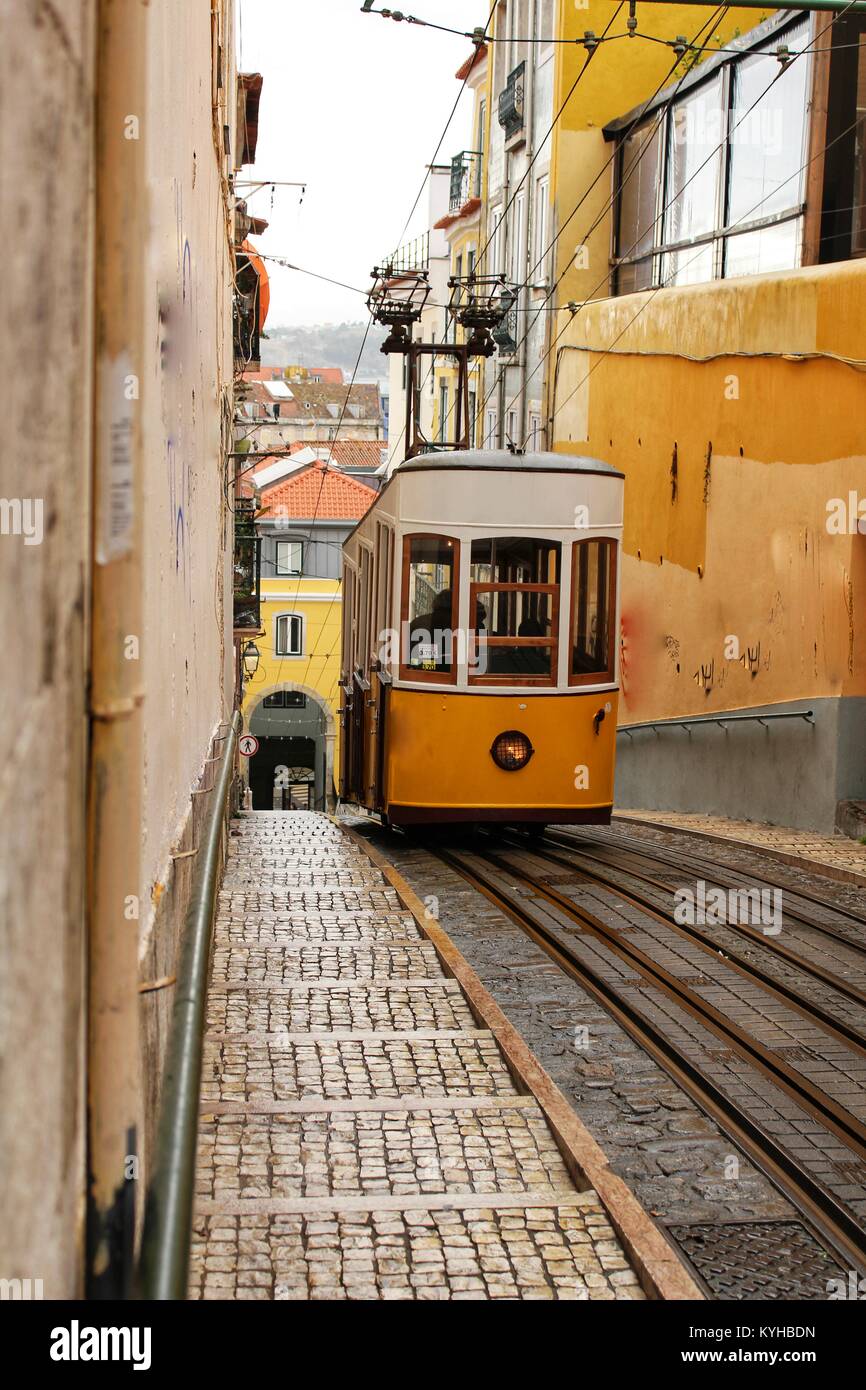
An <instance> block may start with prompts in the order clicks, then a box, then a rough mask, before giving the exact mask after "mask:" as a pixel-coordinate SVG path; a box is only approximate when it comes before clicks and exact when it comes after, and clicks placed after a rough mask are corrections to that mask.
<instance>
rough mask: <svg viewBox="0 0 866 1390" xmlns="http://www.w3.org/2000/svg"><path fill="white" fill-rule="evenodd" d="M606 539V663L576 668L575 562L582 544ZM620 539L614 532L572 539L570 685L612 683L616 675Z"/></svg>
mask: <svg viewBox="0 0 866 1390" xmlns="http://www.w3.org/2000/svg"><path fill="white" fill-rule="evenodd" d="M602 541H605V542H607V544H608V546H609V547H610V558H609V560H608V577H607V584H608V635H607V666H606V668H605V669H604V671H578V672H575V671H574V669H573V667H574V617H575V604H576V603H577V599H578V582H577V565H578V560H579V557H580V551H581V547H582V546H585V545H592V544H593V543H599V542H602ZM618 545H619V541H618V540H617V538H616V536H587V537H586V538H585V539H584V540H580V541H575V542H574V544H573V546H572V548H571V605H570V609H571V611H570V612H569V615H568V648H567V651H568V683H569V685H612V684H613V682H614V680H615V677H616V631H615V627H616V604H617V592H616V570H617V555H618V550H617V546H618Z"/></svg>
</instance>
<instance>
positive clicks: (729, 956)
mask: <svg viewBox="0 0 866 1390" xmlns="http://www.w3.org/2000/svg"><path fill="white" fill-rule="evenodd" d="M502 838H503V839H505V840H507V841H508V842H509V843H512V844H514V845H515V847H517V848H519V849H520V850H525V849H526V848H527V845H526V843H525V842H523V841H522V840H517V839H510V838H509V837H508V835H503V836H502ZM546 838H547V837H545V839H546ZM555 843H559V842H558V841H557V842H555ZM529 844H530V845H531V848H529V851H528V852H529V853H531V854H533V855H535V856H536V857H537V858H540V859H543V860H545V861H546V862H548V863H552V864H555V865H557V866H559V867H562V868H565V869H572V870H575V871H576V872H578V873H579V874H581V875H582V876H585V877H586V878H587V879H588V880H590V881H591V882H594V883H598V884H600V885H602V886H603V887H605V888H609V889H611V890H612V891H613V892H614V893H616V894H617V896H618V897H620V898H621V899H623V900H624V901H626V902H629V903H631V904H633V905H634V906H635V907H637V908H639V909H640V911H641V912H645V913H647V914H649V915H650V916H651V917H654V918H655V919H656V920H657V921H659V922H662V923H664V924H665V925H666V926H669V927H671V928H672V929H673V930H674V931H676V932H678V933H679V934H681V935H684V936H688V937H690V938H691V939H692V940H694V941H695V942H697V943H698V944H699V945H701V946H702V947H704V948H705V949H706V950H708V951H711V952H713V953H714V954H718V951H719V949H720V948H719V946H718V944H717V943H716V942H715V941H714V940H713V938H712V937H711V936H710V935H709V934H708V933H707V932H703V931H700V930H699V929H698V928H697V927H696V926H692V925H690V924H687V923H681V922H677V921H676V919H675V918H674V916H673V914H672V913H671V912H668V911H665V910H664V909H663V908H662V907H660V906H659V904H658V903H654V902H653V901H652V900H651V899H650V898H648V897H647V896H646V895H645V894H641V893H636V892H635V891H634V890H633V889H630V888H628V887H626V886H624V885H623V884H621V883H620V882H618V881H617V879H616V877H615V876H613V875H612V874H611V873H610V872H608V873H601V872H599V868H598V867H597V865H596V861H595V860H594V859H593V860H592V864H593V867H590V866H589V865H588V864H587V863H586V860H587V859H589V858H590V856H588V855H584V854H582V853H580V852H578V851H575V850H571V849H569V854H570V856H571V858H569V859H566V858H565V857H563V856H562V855H561V854H557V853H554V852H552V851H551V850H549V849H547V848H546V845H545V841H541V842H540V843H538V842H529ZM610 867H611V868H613V869H614V872H615V873H616V872H619V873H621V874H625V875H627V876H628V877H630V878H635V879H639V880H642V881H643V882H646V883H648V884H650V885H652V886H653V887H654V888H656V889H658V890H659V891H661V892H663V893H665V894H672V893H673V891H674V890H673V889H672V888H671V887H670V886H669V885H668V884H665V883H661V882H660V881H659V880H657V879H653V878H649V877H647V876H646V875H643V874H638V873H635V872H634V871H633V870H632V869H629V868H626V867H624V866H619V865H612V866H610ZM721 925H723V926H724V927H727V928H729V929H730V930H731V931H733V932H734V933H735V934H736V935H738V936H742V937H744V938H745V939H746V940H747V941H750V942H753V943H755V944H756V945H757V946H759V947H761V948H762V949H765V950H767V951H769V952H770V953H772V954H773V955H775V956H778V957H780V958H781V959H782V960H784V961H785V962H787V963H788V964H789V965H792V966H794V967H795V969H797V970H800V971H802V972H804V973H806V974H808V975H811V976H812V977H813V978H814V979H816V980H820V981H821V983H822V984H825V985H827V986H828V987H829V988H830V989H832V990H835V991H836V992H837V993H838V994H840V995H843V996H845V997H846V998H847V999H849V1000H850V1001H851V1002H852V1003H854V1004H856V1005H857V1006H858V1007H859V1008H862V1010H863V1031H860V1030H859V1029H855V1028H852V1027H850V1026H849V1025H847V1024H844V1023H843V1022H842V1021H841V1020H840V1019H839V1018H838V1016H837V1014H835V1013H831V1012H829V1011H828V1010H826V1009H822V1008H821V1007H820V1006H819V1005H816V1004H815V1003H814V1002H813V1001H811V1000H810V1001H805V1000H804V999H803V997H802V995H801V994H800V993H799V992H798V991H796V990H794V989H792V988H790V987H789V986H787V985H785V984H784V982H783V981H781V980H779V979H777V978H776V977H774V976H772V975H770V974H768V973H767V971H766V970H763V969H762V968H761V967H760V966H759V965H758V964H757V963H756V962H755V961H754V960H751V959H747V958H746V957H744V956H742V955H738V954H736V953H735V952H734V951H733V950H732V948H731V947H730V946H727V945H726V946H725V948H724V956H725V958H726V960H728V961H730V963H731V964H732V965H734V966H735V967H736V968H738V969H739V970H741V971H742V972H743V973H745V974H747V975H749V976H751V977H752V978H754V979H757V980H760V981H761V983H762V984H763V985H764V986H765V987H766V988H767V989H770V990H772V991H773V992H774V993H777V994H779V995H780V996H783V997H785V998H786V999H787V1000H788V1001H789V1003H791V1004H793V1005H794V1007H796V1008H798V1009H800V1010H801V1011H803V1010H805V1011H806V1012H808V1014H809V1015H810V1016H812V1017H814V1018H815V1019H817V1020H819V1021H820V1022H821V1023H822V1024H823V1025H824V1026H825V1027H827V1028H829V1029H830V1030H831V1031H832V1032H834V1033H835V1034H836V1035H837V1036H839V1037H840V1038H844V1039H845V1041H847V1042H849V1043H850V1044H852V1045H853V1046H855V1047H857V1048H858V1049H859V1050H860V1051H861V1052H864V1054H866V989H863V988H858V987H857V986H856V985H852V984H851V983H850V982H849V981H848V980H846V979H844V978H843V977H842V976H840V975H838V974H836V973H835V972H833V971H830V970H826V969H824V968H823V967H822V966H820V965H818V964H817V963H816V962H814V961H811V960H809V959H808V958H807V957H804V956H803V955H801V954H799V953H798V952H797V951H796V950H793V949H792V948H790V947H788V946H786V945H785V944H784V943H783V942H781V941H779V940H778V938H777V937H775V936H769V935H767V934H766V933H764V932H762V931H761V930H760V929H756V928H754V927H751V926H749V925H748V924H747V923H743V922H736V923H732V922H728V921H726V922H724V923H722V924H721ZM846 944H847V943H846ZM864 978H866V975H864Z"/></svg>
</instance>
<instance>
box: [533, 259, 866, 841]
mask: <svg viewBox="0 0 866 1390" xmlns="http://www.w3.org/2000/svg"><path fill="white" fill-rule="evenodd" d="M864 316H866V265H864V264H863V262H862V261H861V262H851V263H840V264H837V265H834V266H826V267H820V268H810V269H803V270H798V271H794V272H791V273H788V274H783V275H764V276H752V277H746V278H744V279H741V280H729V281H720V282H715V283H711V284H707V285H700V286H695V287H692V288H688V289H686V288H683V289H668V290H665V291H663V292H661V293H659V294H656V295H652V294H645V295H629V296H625V297H623V298H621V299H616V300H606V301H600V302H597V303H595V304H592V305H589V306H587V307H586V308H584V309H582V310H581V311H580V312H579V313H578V314H577V315H576V316H575V319H574V321H573V323H572V324H571V325H570V326H569V327H568V329H567V331H566V332H565V334H564V335H563V338H562V341H561V344H560V353H559V358H558V372H557V374H556V380H555V401H554V405H555V410H556V441H557V447H558V448H560V449H574V450H578V451H580V452H587V453H591V454H594V455H596V456H598V457H599V458H603V459H607V460H608V461H610V462H611V463H614V464H616V466H617V467H619V468H621V469H623V471H624V472H625V474H626V484H625V498H626V502H625V529H624V535H623V550H624V556H623V578H622V583H623V603H622V636H623V642H624V648H623V703H622V707H621V716H620V717H621V723H624V724H628V723H633V722H641V721H645V720H652V719H664V718H669V717H671V716H674V715H683V716H693V715H711V714H715V713H718V712H719V711H722V710H743V709H745V710H748V709H752V708H766V707H769V706H771V705H775V704H779V705H780V706H781V705H784V704H785V703H786V702H787V703H788V704H790V703H791V702H800V701H802V702H812V701H816V700H821V699H827V700H837V701H838V700H839V699H849V698H851V697H863V696H864V695H866V665H864V660H863V643H862V635H861V634H860V632H859V622H858V617H857V614H858V611H859V602H858V600H859V601H862V595H863V592H864V585H866V545H864V538H863V536H862V535H861V534H860V533H859V532H857V530H856V525H857V518H856V515H852V510H851V508H850V506H849V498H850V494H851V493H853V494H854V495H855V497H864V499H866V489H864V486H863V478H864V463H866V452H864V443H863V432H862V421H863V418H864V408H866V374H864V371H863V370H862V369H858V367H857V366H856V365H851V364H849V363H848V362H845V361H842V360H840V359H842V358H850V359H863V358H864V357H866V330H864V328H863V323H864ZM858 490H859V492H858ZM833 499H838V501H839V502H840V503H844V507H845V513H846V516H845V521H846V529H845V530H844V532H843V533H841V534H837V533H836V532H835V530H834V529H833V528H832V526H828V523H829V522H830V512H829V511H828V508H829V507H831V506H832V503H833ZM864 511H866V508H864ZM854 708H855V710H860V711H862V704H860V703H859V701H858V703H857V705H855V707H854ZM826 719H829V721H830V723H829V725H827V727H828V728H832V729H834V730H835V731H836V732H835V734H834V736H833V737H834V739H835V742H833V745H832V746H833V750H834V751H833V753H832V756H831V755H830V753H829V752H827V751H826V750H825V752H824V753H822V754H821V760H822V767H821V769H820V770H818V769H816V768H815V767H814V765H813V764H812V763H810V758H811V754H810V752H809V749H810V747H811V745H810V744H809V742H808V740H804V739H802V738H797V739H794V740H793V742H791V741H790V739H789V736H788V735H787V734H786V735H785V744H784V746H785V747H788V748H789V749H790V754H791V759H792V760H793V762H792V763H791V764H790V765H789V767H788V774H786V779H781V780H779V771H778V768H776V767H774V764H773V759H772V758H768V759H765V760H764V766H763V772H762V774H761V775H763V776H764V777H765V778H766V781H767V787H768V789H772V788H773V787H775V788H776V797H775V805H773V803H772V801H771V800H768V798H767V797H756V796H755V794H754V793H753V792H749V791H748V790H747V789H748V788H749V787H751V786H753V785H754V779H755V776H756V775H758V773H760V771H761V770H760V769H758V770H757V772H756V768H755V766H754V759H755V757H756V756H757V755H758V754H759V753H760V750H761V749H764V750H766V749H768V748H769V743H768V742H767V740H765V739H762V740H761V741H759V743H758V744H756V743H755V742H754V740H751V739H735V738H734V736H733V734H731V736H730V737H729V738H728V739H727V740H726V743H725V749H726V758H727V760H728V761H727V762H726V763H725V768H726V770H725V774H724V776H723V777H722V779H721V782H720V781H719V778H718V776H717V773H718V772H719V770H720V768H721V764H719V766H718V767H717V766H716V765H715V764H714V762H713V759H712V758H711V757H710V755H709V750H710V744H709V743H708V742H706V740H704V741H702V742H701V744H700V757H698V756H697V755H698V751H699V749H698V745H697V744H695V743H694V741H693V743H692V749H693V752H694V753H695V755H696V759H695V768H694V776H696V777H700V778H703V779H704V780H705V783H706V785H710V784H712V785H713V786H714V794H715V795H716V799H717V801H718V796H720V795H721V787H722V786H724V787H726V788H727V789H728V790H727V792H726V794H725V798H724V800H725V804H724V806H721V805H718V804H717V807H716V809H718V810H719V811H721V812H722V813H723V814H728V815H747V816H748V815H757V814H761V815H762V816H766V817H767V818H769V819H772V820H776V821H780V822H783V823H789V824H795V825H804V824H807V823H809V819H808V818H809V816H810V815H811V816H813V821H812V823H813V824H815V825H817V826H820V828H822V829H831V828H832V824H833V813H832V808H831V807H830V806H829V802H828V795H829V793H828V795H825V794H824V792H822V793H821V794H820V795H818V794H817V793H816V795H815V798H814V809H813V808H811V807H810V804H809V803H810V794H806V793H805V789H806V788H807V787H808V786H809V784H810V782H814V783H815V785H816V787H817V786H818V784H822V785H823V784H826V787H827V788H829V787H831V786H832V787H834V788H835V792H834V794H835V796H836V797H837V799H845V798H848V797H851V798H857V797H862V796H863V794H864V792H863V785H864V783H863V778H864V772H863V765H864V757H866V755H864V744H863V742H862V741H861V743H860V747H859V750H854V749H852V744H851V734H850V730H851V728H852V727H854V726H856V723H857V719H856V717H855V714H854V713H851V714H849V713H848V712H844V713H838V712H837V713H835V714H828V715H826ZM852 721H853V724H852ZM782 727H783V726H782V725H781V724H780V725H776V726H774V727H773V732H772V734H771V735H770V736H769V739H770V742H772V741H773V740H774V739H777V740H781V738H782V735H781V728H782ZM800 733H802V731H800ZM673 737H674V736H673V735H671V734H666V735H664V744H665V747H669V746H670V745H671V740H672V739H673ZM827 737H829V735H827ZM791 738H793V736H791ZM644 739H645V736H644V735H641V736H640V740H639V739H638V738H637V737H635V738H634V739H633V740H631V741H629V740H627V739H623V738H622V737H621V738H620V741H619V757H620V780H619V784H618V794H619V796H620V798H622V797H623V796H628V798H629V799H630V798H631V796H633V795H637V794H638V792H639V790H640V789H641V788H642V789H643V790H642V791H641V792H640V795H641V797H642V798H643V797H653V796H654V793H653V791H652V788H653V787H656V788H659V789H660V788H661V783H660V782H659V780H658V775H656V776H655V777H654V778H650V777H649V776H648V775H647V776H644V775H643V773H641V772H639V770H638V769H635V770H634V772H632V771H630V766H631V764H632V762H633V761H634V760H638V761H639V762H641V763H642V765H643V767H644V768H645V769H646V768H648V767H650V766H652V767H654V768H655V770H656V774H659V771H660V770H659V765H658V757H659V749H658V747H656V752H655V753H654V754H653V755H652V757H650V756H649V755H648V754H647V751H646V744H645V741H644ZM714 747H715V745H714ZM829 747H830V744H829V743H828V744H827V748H828V749H829ZM852 752H853V756H852ZM761 756H762V757H763V754H761ZM671 757H672V762H671V764H670V775H669V777H667V779H666V780H667V787H666V789H665V790H664V791H663V792H662V791H661V790H660V791H659V794H660V795H663V796H664V797H665V798H666V804H667V805H669V806H671V805H673V806H676V807H677V808H680V809H685V805H686V802H687V801H689V800H690V799H693V792H686V791H684V790H683V788H682V786H681V785H680V790H679V793H678V796H677V797H674V798H673V799H672V798H671V793H670V788H671V785H674V784H677V772H676V768H677V766H678V764H677V759H676V757H675V756H674V755H673V753H672V754H671ZM707 759H709V761H708V760H707ZM828 759H829V761H827V760H828ZM730 760H733V761H732V762H731V761H730ZM738 788H739V790H738ZM641 804H643V805H661V804H662V802H661V801H656V800H655V799H650V800H646V799H642V800H641Z"/></svg>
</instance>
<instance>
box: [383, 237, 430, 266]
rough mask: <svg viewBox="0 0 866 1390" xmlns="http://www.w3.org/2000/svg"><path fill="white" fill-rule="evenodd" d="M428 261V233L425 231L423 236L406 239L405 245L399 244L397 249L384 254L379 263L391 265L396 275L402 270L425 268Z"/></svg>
mask: <svg viewBox="0 0 866 1390" xmlns="http://www.w3.org/2000/svg"><path fill="white" fill-rule="evenodd" d="M429 263H430V233H429V232H425V233H424V235H423V236H419V237H416V238H415V240H414V241H407V242H406V244H405V246H401V247H400V249H399V251H394V252H393V253H389V254H388V255H387V256H384V257H383V258H382V260H381V262H380V264H381V265H390V266H393V268H394V272H395V274H397V275H400V274H402V273H403V272H404V271H411V270H426V269H427V267H428V265H429Z"/></svg>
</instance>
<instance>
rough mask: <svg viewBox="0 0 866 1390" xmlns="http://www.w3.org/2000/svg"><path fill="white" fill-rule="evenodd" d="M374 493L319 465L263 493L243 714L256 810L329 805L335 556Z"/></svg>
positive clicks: (335, 697) (336, 627) (335, 728)
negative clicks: (252, 650) (256, 629)
mask: <svg viewBox="0 0 866 1390" xmlns="http://www.w3.org/2000/svg"><path fill="white" fill-rule="evenodd" d="M375 495H376V494H375V492H374V490H373V488H372V487H369V486H367V485H366V484H365V483H362V482H359V481H358V480H357V479H355V478H352V477H347V476H346V475H345V474H344V473H342V472H340V471H339V470H338V469H336V468H331V467H328V465H327V463H326V461H324V460H317V461H316V462H315V463H313V464H310V465H309V466H307V467H302V468H300V469H295V470H294V471H293V472H292V473H291V474H290V475H289V476H288V477H286V478H284V479H283V480H281V481H276V482H274V483H272V484H271V485H270V486H269V487H267V488H266V489H265V490H264V492H263V494H262V503H261V511H260V513H259V516H258V518H257V522H256V525H257V530H258V533H259V535H260V537H261V545H262V559H261V568H262V578H261V586H260V588H261V629H262V635H261V636H260V637H258V638H257V639H256V646H257V648H258V651H259V662H258V667H257V669H256V671H255V674H254V675H253V677H252V678H251V679H250V678H247V680H246V681H245V687H244V701H243V707H242V708H243V715H244V722H245V727H246V729H247V730H248V731H249V732H250V733H252V734H255V735H256V737H257V738H258V740H259V748H258V751H257V752H256V754H255V755H254V756H253V757H252V758H250V759H249V760H248V762H247V766H246V768H245V773H246V778H247V781H248V785H249V787H250V790H251V793H252V806H253V809H255V810H268V809H271V808H272V807H274V806H277V807H279V806H282V805H286V806H289V805H301V806H305V807H306V806H307V805H309V806H311V807H315V808H317V809H325V808H328V807H331V806H333V804H334V797H335V787H334V769H335V768H336V767H338V766H339V707H340V703H341V701H340V688H339V679H340V634H341V617H342V592H341V579H340V573H341V548H342V543H343V540H344V539H345V537H346V536H347V535H348V534H349V532H350V531H351V530H352V529H353V527H354V525H355V523H356V522H357V521H358V520H359V519H360V518H361V517H362V516H363V515H364V513H365V512H366V510H367V508H368V507H369V506H370V504H371V503H372V501H373V499H374V497H375Z"/></svg>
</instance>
